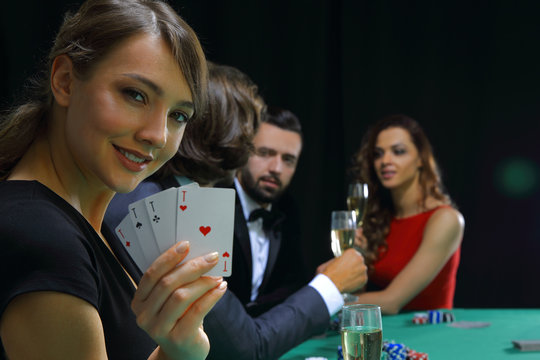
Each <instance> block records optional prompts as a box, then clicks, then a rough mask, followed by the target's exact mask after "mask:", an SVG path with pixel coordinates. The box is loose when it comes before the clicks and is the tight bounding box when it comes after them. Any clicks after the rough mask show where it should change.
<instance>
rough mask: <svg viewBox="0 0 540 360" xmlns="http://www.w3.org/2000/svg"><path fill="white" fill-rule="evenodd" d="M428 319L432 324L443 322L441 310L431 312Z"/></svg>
mask: <svg viewBox="0 0 540 360" xmlns="http://www.w3.org/2000/svg"><path fill="white" fill-rule="evenodd" d="M428 317H429V322H430V323H431V324H439V323H441V322H442V312H440V311H439V310H430V311H429V312H428Z"/></svg>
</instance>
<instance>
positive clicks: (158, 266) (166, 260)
mask: <svg viewBox="0 0 540 360" xmlns="http://www.w3.org/2000/svg"><path fill="white" fill-rule="evenodd" d="M188 251H189V242H188V241H182V242H180V243H178V244H177V245H176V246H173V247H171V248H170V249H168V250H167V251H165V252H164V253H163V254H161V255H160V256H159V257H158V258H157V259H156V260H155V261H154V262H153V263H152V265H150V267H149V268H148V269H147V270H146V272H145V273H144V275H143V277H142V278H141V281H140V282H139V286H138V288H137V291H136V292H135V296H134V297H133V301H134V302H142V301H144V300H146V298H147V297H148V295H149V294H150V292H151V291H152V289H153V288H154V286H155V285H156V283H157V282H158V281H159V280H160V279H161V278H162V277H163V276H164V275H165V274H167V273H168V272H170V271H171V270H173V269H174V268H175V267H176V266H177V265H178V263H180V262H181V261H182V260H184V258H185V257H186V256H187V254H188Z"/></svg>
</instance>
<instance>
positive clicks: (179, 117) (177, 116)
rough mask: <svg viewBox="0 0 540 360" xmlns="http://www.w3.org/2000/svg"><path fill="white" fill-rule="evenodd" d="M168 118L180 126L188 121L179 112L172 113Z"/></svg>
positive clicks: (187, 118) (185, 116)
mask: <svg viewBox="0 0 540 360" xmlns="http://www.w3.org/2000/svg"><path fill="white" fill-rule="evenodd" d="M170 117H172V118H173V119H174V120H175V121H177V122H179V123H182V124H184V123H186V122H187V121H188V120H189V117H188V116H187V115H186V114H184V113H183V112H181V111H174V112H172V113H171V115H170Z"/></svg>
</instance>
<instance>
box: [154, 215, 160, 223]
mask: <svg viewBox="0 0 540 360" xmlns="http://www.w3.org/2000/svg"><path fill="white" fill-rule="evenodd" d="M159 220H160V217H159V216H157V215H154V218H153V219H152V221H153V222H155V223H156V224H157V223H158V222H159Z"/></svg>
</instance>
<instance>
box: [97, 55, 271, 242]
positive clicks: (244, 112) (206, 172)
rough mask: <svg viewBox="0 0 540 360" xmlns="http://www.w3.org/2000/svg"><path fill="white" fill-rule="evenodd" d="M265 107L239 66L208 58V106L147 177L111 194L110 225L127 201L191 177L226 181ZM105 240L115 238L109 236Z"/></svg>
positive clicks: (243, 156) (207, 182)
mask: <svg viewBox="0 0 540 360" xmlns="http://www.w3.org/2000/svg"><path fill="white" fill-rule="evenodd" d="M265 107H266V105H265V103H264V100H263V99H262V97H261V96H260V95H259V92H258V87H257V85H255V83H254V82H253V81H252V80H251V79H250V78H249V77H248V76H247V75H246V74H244V73H243V72H241V71H240V70H238V69H236V68H234V67H232V66H228V65H220V64H215V63H212V62H208V106H207V108H206V110H205V112H204V114H203V115H202V116H201V117H200V118H199V119H197V120H194V121H192V122H190V124H188V125H187V126H186V131H185V133H184V138H183V139H182V143H181V144H180V148H179V149H178V152H177V153H176V154H175V155H174V157H173V158H172V159H171V160H169V161H168V162H167V163H166V164H165V165H164V166H163V167H162V168H161V169H159V170H158V171H157V172H156V173H155V174H154V175H152V177H150V178H149V179H147V180H145V181H143V182H142V183H141V184H139V186H137V188H136V189H135V190H133V191H131V192H129V193H126V194H120V193H119V194H116V195H115V197H114V198H113V199H112V201H111V203H110V204H109V207H108V208H107V212H106V214H105V224H106V225H107V226H108V227H109V228H110V229H115V228H116V226H117V225H118V224H120V222H121V221H122V219H123V218H124V217H125V216H126V215H127V212H128V210H127V209H128V206H129V204H131V203H133V202H135V201H137V200H140V199H144V198H145V197H148V196H150V195H152V194H155V193H158V192H160V191H162V190H166V189H168V188H171V187H177V186H181V185H186V184H189V183H191V182H193V181H195V182H197V183H198V184H199V185H201V186H213V185H215V184H216V183H218V182H220V183H222V184H224V185H226V184H227V183H230V184H232V179H233V176H234V174H235V171H236V169H238V168H240V167H242V166H243V165H244V164H245V163H246V162H247V160H248V158H249V155H250V154H251V152H252V151H253V144H252V139H253V136H254V134H255V131H256V130H257V127H258V124H259V120H260V116H261V112H262V111H263V109H264V108H265ZM111 241H115V240H114V239H113V240H111Z"/></svg>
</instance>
